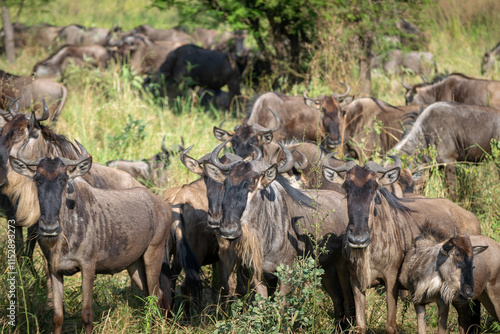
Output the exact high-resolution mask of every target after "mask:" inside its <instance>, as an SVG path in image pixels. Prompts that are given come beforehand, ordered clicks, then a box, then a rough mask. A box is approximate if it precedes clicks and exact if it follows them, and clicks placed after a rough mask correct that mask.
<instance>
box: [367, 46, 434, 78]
mask: <svg viewBox="0 0 500 334" xmlns="http://www.w3.org/2000/svg"><path fill="white" fill-rule="evenodd" d="M371 66H372V68H383V69H384V71H385V72H386V73H387V74H400V73H401V72H402V68H405V69H410V70H412V71H413V72H414V73H417V74H418V73H420V74H423V75H425V76H430V75H435V74H437V73H438V69H437V65H436V60H435V59H434V55H433V54H432V53H430V52H418V51H410V52H404V51H401V50H392V51H389V52H387V53H386V54H383V55H379V56H376V57H375V58H374V59H373V60H372V65H371Z"/></svg>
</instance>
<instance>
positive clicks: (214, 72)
mask: <svg viewBox="0 0 500 334" xmlns="http://www.w3.org/2000/svg"><path fill="white" fill-rule="evenodd" d="M244 67H245V62H244V58H241V57H237V56H235V55H233V54H229V53H224V52H219V51H212V50H205V49H202V48H200V47H198V46H196V45H183V46H181V47H180V48H177V49H175V50H174V51H172V52H170V54H169V55H168V56H167V59H166V60H165V62H164V63H163V64H162V65H161V68H160V70H159V71H158V72H157V73H156V74H155V75H154V76H150V77H149V79H146V81H145V86H146V87H147V86H151V84H152V83H157V84H159V85H160V88H159V91H158V93H159V95H160V96H165V95H164V94H165V90H166V93H167V95H168V97H172V98H173V97H176V96H179V95H180V94H181V92H182V91H183V90H184V89H186V88H188V87H194V86H201V87H203V88H208V89H213V90H219V89H220V88H222V87H223V86H224V85H226V84H227V86H228V88H229V100H232V99H233V97H234V96H236V95H240V75H241V73H242V72H243V70H244ZM150 88H151V87H150Z"/></svg>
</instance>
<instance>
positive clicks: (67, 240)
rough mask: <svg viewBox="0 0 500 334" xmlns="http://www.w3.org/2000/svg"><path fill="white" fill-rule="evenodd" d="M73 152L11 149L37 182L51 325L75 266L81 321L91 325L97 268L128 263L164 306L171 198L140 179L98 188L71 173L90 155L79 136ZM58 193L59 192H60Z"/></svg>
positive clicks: (15, 162)
mask: <svg viewBox="0 0 500 334" xmlns="http://www.w3.org/2000/svg"><path fill="white" fill-rule="evenodd" d="M77 144H78V145H79V146H80V149H81V152H82V154H81V156H80V157H78V159H77V160H70V159H65V158H59V157H57V158H54V159H52V158H39V159H36V160H28V159H25V158H24V157H23V156H22V150H23V148H24V147H21V149H20V150H19V151H18V154H17V155H18V158H14V157H12V156H11V157H10V164H11V166H12V168H13V170H14V171H16V172H17V173H19V174H21V175H24V176H26V177H28V178H29V179H30V180H32V181H31V182H32V183H35V184H36V189H37V192H38V198H39V200H38V206H39V209H40V220H39V228H38V237H39V244H40V247H41V248H42V251H43V253H44V256H45V258H46V259H47V262H48V267H49V273H50V276H51V281H52V292H53V294H54V316H53V321H54V333H58V334H59V333H61V330H62V325H63V295H64V286H63V279H64V278H63V277H64V276H71V275H74V274H75V273H77V272H79V271H81V272H82V299H83V301H82V304H83V305H82V322H83V325H84V327H85V331H86V332H87V333H88V334H90V333H91V332H92V290H93V285H94V279H95V275H96V274H115V273H117V272H120V271H122V270H125V269H127V270H128V272H129V275H130V277H131V278H132V279H133V280H134V282H135V283H136V284H137V285H138V287H139V288H140V289H141V290H143V291H144V292H145V293H147V294H148V295H153V294H155V295H156V296H157V297H158V301H159V304H160V306H161V307H164V308H166V309H169V307H170V301H169V294H170V289H169V284H168V275H169V268H168V267H169V263H168V251H167V241H168V232H169V230H170V224H171V222H172V211H171V208H170V206H169V205H168V204H167V203H165V202H163V201H161V200H160V199H159V198H157V197H156V196H155V195H153V194H152V193H150V192H149V191H148V190H147V189H145V188H143V187H138V188H131V189H126V190H103V189H98V188H94V187H92V186H90V185H89V184H88V183H87V182H86V181H85V180H83V179H78V178H77V177H78V176H81V175H84V174H85V173H87V172H88V171H89V170H90V168H91V165H92V157H90V156H89V155H88V153H87V151H86V150H85V148H84V147H83V146H81V145H80V144H79V143H78V142H77ZM63 199H64V200H63Z"/></svg>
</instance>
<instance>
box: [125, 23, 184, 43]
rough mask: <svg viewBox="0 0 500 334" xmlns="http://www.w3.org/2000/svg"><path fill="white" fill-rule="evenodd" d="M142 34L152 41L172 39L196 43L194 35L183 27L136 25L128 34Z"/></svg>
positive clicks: (173, 40) (172, 40)
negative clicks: (167, 27)
mask: <svg viewBox="0 0 500 334" xmlns="http://www.w3.org/2000/svg"><path fill="white" fill-rule="evenodd" d="M134 34H142V35H146V36H147V37H148V38H149V39H150V40H152V41H171V42H180V43H183V44H189V43H194V39H193V37H191V36H190V35H189V34H188V33H186V32H184V31H182V30H181V29H155V28H153V27H152V26H150V25H148V24H143V25H140V26H138V27H135V28H134V29H132V30H131V31H129V32H128V33H127V34H126V35H134Z"/></svg>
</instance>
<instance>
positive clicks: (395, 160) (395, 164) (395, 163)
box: [388, 155, 411, 170]
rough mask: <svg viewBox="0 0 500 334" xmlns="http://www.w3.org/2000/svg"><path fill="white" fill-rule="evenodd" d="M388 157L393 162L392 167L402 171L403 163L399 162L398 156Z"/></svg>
mask: <svg viewBox="0 0 500 334" xmlns="http://www.w3.org/2000/svg"><path fill="white" fill-rule="evenodd" d="M388 157H389V158H392V159H393V160H394V167H399V169H403V162H402V161H401V159H400V158H399V157H398V156H396V155H389V156H388ZM410 167H411V166H410ZM410 170H411V168H410Z"/></svg>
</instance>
